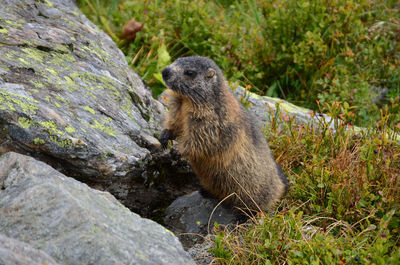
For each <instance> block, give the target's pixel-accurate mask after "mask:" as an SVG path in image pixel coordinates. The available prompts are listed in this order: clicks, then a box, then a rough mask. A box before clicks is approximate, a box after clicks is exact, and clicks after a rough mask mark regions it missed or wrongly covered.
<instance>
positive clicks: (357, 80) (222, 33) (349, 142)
mask: <svg viewBox="0 0 400 265" xmlns="http://www.w3.org/2000/svg"><path fill="white" fill-rule="evenodd" d="M77 2H78V5H79V6H80V8H81V10H82V11H83V12H84V13H85V14H86V15H87V16H88V17H89V19H91V20H92V21H93V22H94V23H96V24H97V25H99V26H100V27H101V28H102V29H103V30H104V31H105V32H107V33H108V34H109V35H110V36H111V37H112V38H113V39H114V41H116V42H117V44H118V46H119V47H120V48H121V49H122V51H123V52H124V53H125V55H126V59H127V61H128V63H129V65H130V66H131V67H132V68H133V69H134V70H135V71H136V72H137V73H138V74H139V75H140V76H141V77H142V78H143V79H144V80H145V81H146V82H147V83H148V85H149V86H150V87H151V89H152V90H153V92H154V95H155V96H157V95H158V94H160V93H161V92H162V91H163V90H164V89H165V87H164V84H163V83H162V80H161V78H160V71H161V70H162V68H163V67H165V66H166V65H167V64H169V63H170V62H171V61H173V60H174V59H176V58H178V57H181V56H187V55H193V54H197V55H203V56H207V57H210V58H212V59H214V60H215V61H216V62H217V64H218V65H220V66H221V68H222V69H223V71H224V72H225V74H226V76H227V78H228V79H229V81H231V82H238V83H239V84H241V85H242V86H243V87H247V88H251V90H252V91H254V92H257V93H259V94H261V95H270V96H279V97H282V98H284V99H287V100H289V101H291V102H293V103H295V104H298V105H301V106H305V107H309V108H312V109H313V110H315V111H319V112H323V113H327V114H328V115H330V116H331V117H333V118H340V119H341V121H340V122H339V121H338V120H336V121H331V122H333V123H334V128H335V130H331V129H329V128H330V125H331V124H330V122H328V121H325V120H323V119H322V118H320V122H319V124H317V125H315V124H314V125H311V124H309V125H302V126H298V125H296V124H294V123H293V120H291V119H288V118H287V117H285V116H284V114H283V113H276V114H275V115H273V116H271V117H272V118H271V126H269V127H267V129H266V131H265V134H266V137H267V138H268V139H269V143H270V145H271V148H272V150H274V154H275V157H276V158H277V161H278V162H279V164H280V165H281V166H282V168H283V170H284V172H285V173H286V175H287V176H288V177H289V179H290V182H291V187H290V191H289V193H288V195H287V196H286V198H285V199H284V200H283V202H282V204H281V205H280V206H279V207H278V209H277V210H276V212H275V213H274V214H270V215H266V216H260V217H258V218H255V219H254V220H253V222H249V223H247V224H245V225H241V226H238V227H236V228H235V229H234V230H233V231H228V230H223V229H221V228H219V227H218V226H217V227H216V231H217V235H216V236H215V240H214V244H215V247H214V248H213V250H212V252H213V254H214V255H215V257H216V260H217V261H218V262H219V263H220V264H400V143H399V142H398V141H396V140H395V135H399V132H400V53H399V51H400V37H399V36H400V35H399V34H400V10H399V8H400V6H399V5H398V1H394V0H393V1H391V0H385V1H378V0H337V1H328V0H316V1H305V0H299V1H295V0H282V1H278V0H247V1H233V0H220V1H216V0H215V1H204V0H200V1H183V0H166V1H150V0H141V1H133V0H113V1H106V0H78V1H77ZM131 18H135V19H136V21H139V22H141V23H143V25H144V27H143V30H142V31H139V32H137V35H136V38H135V39H134V40H133V41H132V42H130V43H128V42H127V41H126V40H124V39H119V37H118V36H120V34H121V31H122V27H123V25H124V24H125V23H126V22H127V21H129V20H130V19H131ZM278 124H281V126H278ZM351 124H356V125H362V126H365V127H366V128H367V129H366V130H365V131H362V132H357V133H356V132H354V131H352V129H351V128H352V127H351ZM349 128H350V129H349Z"/></svg>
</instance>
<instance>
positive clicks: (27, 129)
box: [0, 0, 163, 182]
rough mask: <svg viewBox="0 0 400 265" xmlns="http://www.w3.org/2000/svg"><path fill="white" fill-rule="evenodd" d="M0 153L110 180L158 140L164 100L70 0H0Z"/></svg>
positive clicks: (137, 163) (139, 161)
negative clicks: (33, 158) (29, 156)
mask: <svg viewBox="0 0 400 265" xmlns="http://www.w3.org/2000/svg"><path fill="white" fill-rule="evenodd" d="M0 17H1V19H0V53H1V56H0V153H5V152H7V151H19V152H23V153H26V154H32V155H34V156H36V157H38V158H40V159H41V160H44V161H47V162H48V163H51V164H52V165H53V166H55V167H57V168H59V169H62V170H63V172H67V173H68V174H69V175H71V176H79V177H81V178H83V179H92V180H97V181H105V182H106V181H108V182H111V179H112V178H114V179H115V178H123V177H127V176H129V174H131V175H132V174H135V173H137V172H139V173H141V172H142V171H141V170H140V169H141V168H142V167H143V164H145V163H146V162H147V161H148V160H149V159H151V154H150V151H151V150H153V149H156V148H157V147H158V146H159V142H158V140H157V139H156V138H155V137H154V134H157V132H158V131H159V122H160V117H161V111H162V110H163V109H162V106H161V105H160V104H159V103H158V102H157V101H156V100H154V99H153V98H152V95H151V92H150V91H149V89H147V88H146V86H145V85H144V83H143V81H142V80H141V79H140V78H139V77H138V75H137V74H135V73H134V72H133V71H132V70H131V69H130V68H129V66H128V65H127V62H126V60H125V57H124V55H123V54H122V52H121V51H120V50H119V49H117V48H116V45H115V44H114V42H113V41H112V40H111V39H110V37H108V36H107V35H106V34H105V33H103V32H102V31H100V30H99V29H98V28H97V27H96V26H95V25H93V24H92V23H91V22H90V21H88V20H87V19H86V17H85V16H84V15H82V14H81V13H80V11H79V10H78V9H77V7H76V6H75V4H74V3H73V1H71V0H46V1H34V0H24V1H22V0H0Z"/></svg>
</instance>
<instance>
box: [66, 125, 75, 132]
mask: <svg viewBox="0 0 400 265" xmlns="http://www.w3.org/2000/svg"><path fill="white" fill-rule="evenodd" d="M65 130H66V131H67V132H68V133H73V132H75V131H76V130H75V128H74V127H72V126H70V125H68V126H67V127H65Z"/></svg>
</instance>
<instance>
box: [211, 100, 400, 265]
mask: <svg viewBox="0 0 400 265" xmlns="http://www.w3.org/2000/svg"><path fill="white" fill-rule="evenodd" d="M325 108H326V109H329V113H330V114H331V116H335V113H338V112H339V109H340V105H339V104H337V103H333V104H326V105H325ZM390 116H391V115H390V114H388V113H383V114H382V116H381V119H380V122H382V123H385V124H387V125H389V126H391V124H390V120H391V118H390ZM279 124H280V126H278V125H279ZM271 125H272V126H269V127H268V129H267V130H266V135H267V137H268V138H269V143H270V145H271V148H272V149H273V150H274V154H275V157H276V158H277V160H278V162H279V164H280V165H282V168H283V170H284V172H285V174H286V175H287V176H288V177H289V179H290V182H291V187H290V190H289V193H288V194H287V196H286V198H285V199H284V200H283V203H282V205H281V206H280V207H279V209H278V210H277V212H275V213H274V214H273V215H271V216H269V215H267V216H266V217H264V218H256V219H254V222H251V223H250V224H246V225H243V226H239V227H237V228H236V229H235V230H234V231H233V232H230V231H229V232H228V231H224V230H221V229H217V230H218V231H219V232H218V233H217V236H216V238H215V247H214V249H213V251H212V252H213V254H215V255H216V257H217V258H218V260H219V261H220V263H221V264H399V263H400V142H399V141H398V140H397V139H398V132H399V131H400V128H397V129H396V131H390V130H389V129H387V128H388V127H389V126H388V127H386V129H384V130H379V129H369V130H366V131H364V132H357V133H356V132H354V131H353V130H349V129H348V127H346V126H345V125H344V124H343V123H342V122H335V121H333V120H331V121H326V120H324V119H322V118H321V120H320V122H319V123H318V124H317V125H314V126H311V125H302V126H298V125H297V126H296V125H295V124H294V123H293V119H289V118H288V117H286V116H285V115H283V114H282V113H279V112H278V113H276V115H274V116H271ZM331 126H333V128H334V129H335V130H334V131H333V130H332V129H329V128H330V127H331ZM288 147H289V148H288Z"/></svg>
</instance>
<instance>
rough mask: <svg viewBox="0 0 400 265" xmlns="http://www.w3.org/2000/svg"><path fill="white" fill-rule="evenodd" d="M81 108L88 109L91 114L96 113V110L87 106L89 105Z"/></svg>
mask: <svg viewBox="0 0 400 265" xmlns="http://www.w3.org/2000/svg"><path fill="white" fill-rule="evenodd" d="M83 109H84V110H86V111H89V112H90V113H92V114H93V115H94V114H96V112H95V111H94V109H92V108H91V107H89V106H85V107H83Z"/></svg>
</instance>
